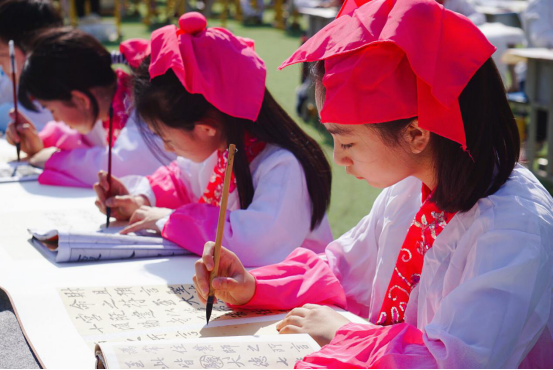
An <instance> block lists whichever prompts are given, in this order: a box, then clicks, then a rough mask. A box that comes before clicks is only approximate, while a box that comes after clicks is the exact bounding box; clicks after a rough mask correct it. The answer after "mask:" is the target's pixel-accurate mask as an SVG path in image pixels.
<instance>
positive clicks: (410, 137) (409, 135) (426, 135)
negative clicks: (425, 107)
mask: <svg viewBox="0 0 553 370" xmlns="http://www.w3.org/2000/svg"><path fill="white" fill-rule="evenodd" d="M430 135H431V134H430V131H428V130H425V129H423V128H421V127H419V120H418V119H415V120H413V121H412V122H411V123H410V124H409V125H408V126H407V128H406V129H405V134H404V139H405V141H406V143H407V145H408V147H409V149H410V151H411V153H413V154H420V153H422V152H423V151H424V150H425V149H426V148H427V147H428V143H429V142H430Z"/></svg>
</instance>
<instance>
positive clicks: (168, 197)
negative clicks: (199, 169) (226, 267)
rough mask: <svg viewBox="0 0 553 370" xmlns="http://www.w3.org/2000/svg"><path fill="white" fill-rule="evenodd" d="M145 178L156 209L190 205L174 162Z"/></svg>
mask: <svg viewBox="0 0 553 370" xmlns="http://www.w3.org/2000/svg"><path fill="white" fill-rule="evenodd" d="M146 178H147V179H148V182H149V183H150V187H151V188H152V191H153V192H154V195H155V197H156V207H162V208H171V209H176V208H178V207H180V206H182V205H185V204H188V203H190V196H189V195H188V189H187V188H186V186H185V185H184V183H183V182H182V181H181V180H180V178H181V172H180V169H179V166H178V165H177V162H176V161H173V162H171V164H169V166H162V167H160V168H158V169H157V170H156V172H154V173H153V175H151V176H147V177H146ZM202 247H203V244H202Z"/></svg>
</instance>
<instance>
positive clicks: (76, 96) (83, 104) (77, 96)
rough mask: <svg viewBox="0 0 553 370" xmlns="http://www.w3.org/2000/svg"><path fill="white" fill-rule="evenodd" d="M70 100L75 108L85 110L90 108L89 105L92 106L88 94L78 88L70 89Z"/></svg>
mask: <svg viewBox="0 0 553 370" xmlns="http://www.w3.org/2000/svg"><path fill="white" fill-rule="evenodd" d="M71 102H72V103H73V105H75V106H76V107H77V108H79V109H82V110H86V111H88V110H90V107H91V106H92V102H91V101H90V98H89V97H88V95H86V94H85V93H83V92H82V91H78V90H72V91H71Z"/></svg>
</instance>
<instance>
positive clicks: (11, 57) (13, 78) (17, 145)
mask: <svg viewBox="0 0 553 370" xmlns="http://www.w3.org/2000/svg"><path fill="white" fill-rule="evenodd" d="M8 44H9V48H10V60H11V66H12V86H13V108H14V111H15V121H14V123H13V124H14V128H15V129H16V131H17V123H18V121H19V115H18V113H17V82H16V81H15V74H16V72H17V69H16V66H15V48H14V46H13V40H10V41H9V43H8ZM15 149H16V151H17V161H18V162H19V161H21V142H19V143H15Z"/></svg>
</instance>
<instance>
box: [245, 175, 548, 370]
mask: <svg viewBox="0 0 553 370" xmlns="http://www.w3.org/2000/svg"><path fill="white" fill-rule="evenodd" d="M420 207H421V182H420V181H419V180H417V179H415V178H407V179H405V180H403V181H401V182H399V183H398V184H396V185H394V186H392V187H390V188H387V189H385V190H384V191H383V192H382V193H381V194H380V196H379V197H378V199H377V200H376V202H375V203H374V206H373V209H372V210H371V213H370V214H369V215H368V216H366V217H365V218H363V219H362V220H361V222H360V223H359V224H358V225H357V226H356V227H354V228H353V229H352V230H351V231H349V232H347V233H346V234H344V235H343V236H342V237H340V238H339V239H337V240H335V241H334V242H332V243H330V244H329V245H328V247H327V248H326V253H325V254H324V255H319V256H317V255H316V254H314V253H313V252H311V251H306V250H303V249H298V250H296V251H294V253H292V254H291V255H290V256H289V257H288V258H287V259H286V260H285V261H284V262H282V263H280V264H277V265H272V266H266V267H261V268H259V269H256V270H252V273H253V274H254V276H255V277H256V284H257V287H256V292H255V295H254V297H253V299H252V300H251V301H250V302H249V303H247V304H246V305H244V306H241V307H244V308H256V307H263V308H277V309H290V308H293V307H297V306H301V305H303V304H305V303H319V304H335V305H339V306H342V307H344V308H347V309H348V310H350V311H352V312H354V313H357V314H359V315H362V316H363V317H367V318H368V319H369V320H370V321H371V322H373V323H374V322H376V321H377V319H378V314H379V312H380V309H381V307H382V303H383V300H384V294H385V292H386V291H387V288H388V284H389V283H390V279H391V276H392V272H393V270H394V267H395V265H396V261H397V259H398V255H399V252H400V248H401V246H402V244H403V241H404V239H405V236H406V234H407V230H408V229H409V227H410V225H411V222H412V221H413V218H414V216H415V214H416V213H417V212H418V210H419V208H420ZM552 290H553V199H552V198H551V196H550V195H549V193H548V192H547V191H546V190H545V189H544V188H543V186H542V185H541V184H540V183H539V181H538V180H537V179H536V178H535V177H534V175H533V174H531V173H530V172H529V171H528V170H527V169H525V168H524V167H522V166H520V165H517V166H516V167H515V169H514V171H513V172H512V174H511V176H510V178H509V180H508V181H507V182H506V183H505V184H504V185H503V186H502V187H501V188H500V189H499V190H498V191H497V192H496V193H495V194H493V195H491V196H488V197H486V198H483V199H480V200H479V201H478V202H477V204H476V205H475V206H474V207H473V208H472V209H471V210H469V211H468V212H464V213H457V214H456V215H455V216H454V217H453V219H452V220H451V221H450V222H449V224H448V225H447V226H446V227H445V229H444V230H443V231H442V232H441V234H439V235H438V237H437V238H436V240H435V241H434V244H433V247H432V248H431V249H430V250H428V251H427V252H426V254H425V257H424V266H423V270H422V274H421V278H420V282H419V284H418V285H417V286H416V287H415V289H414V291H413V292H412V293H411V296H410V299H409V302H408V305H407V307H406V310H405V311H406V312H405V322H404V323H399V324H395V325H390V326H378V325H374V324H371V323H368V324H353V323H350V324H347V325H345V326H343V327H342V328H340V329H339V330H338V332H337V333H336V336H335V338H334V339H333V341H332V342H331V343H330V344H329V345H327V346H325V347H323V349H322V350H321V351H319V352H315V353H314V354H312V355H309V356H307V357H306V358H305V359H304V360H303V361H300V362H298V363H297V364H296V366H297V367H300V368H303V367H305V368H311V367H317V368H336V367H356V368H357V367H361V368H370V367H385V368H387V367H399V368H405V367H407V368H421V367H424V368H435V367H438V368H517V367H540V368H551V367H553V355H552V354H553V306H552V300H553V295H552V293H553V292H552Z"/></svg>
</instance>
